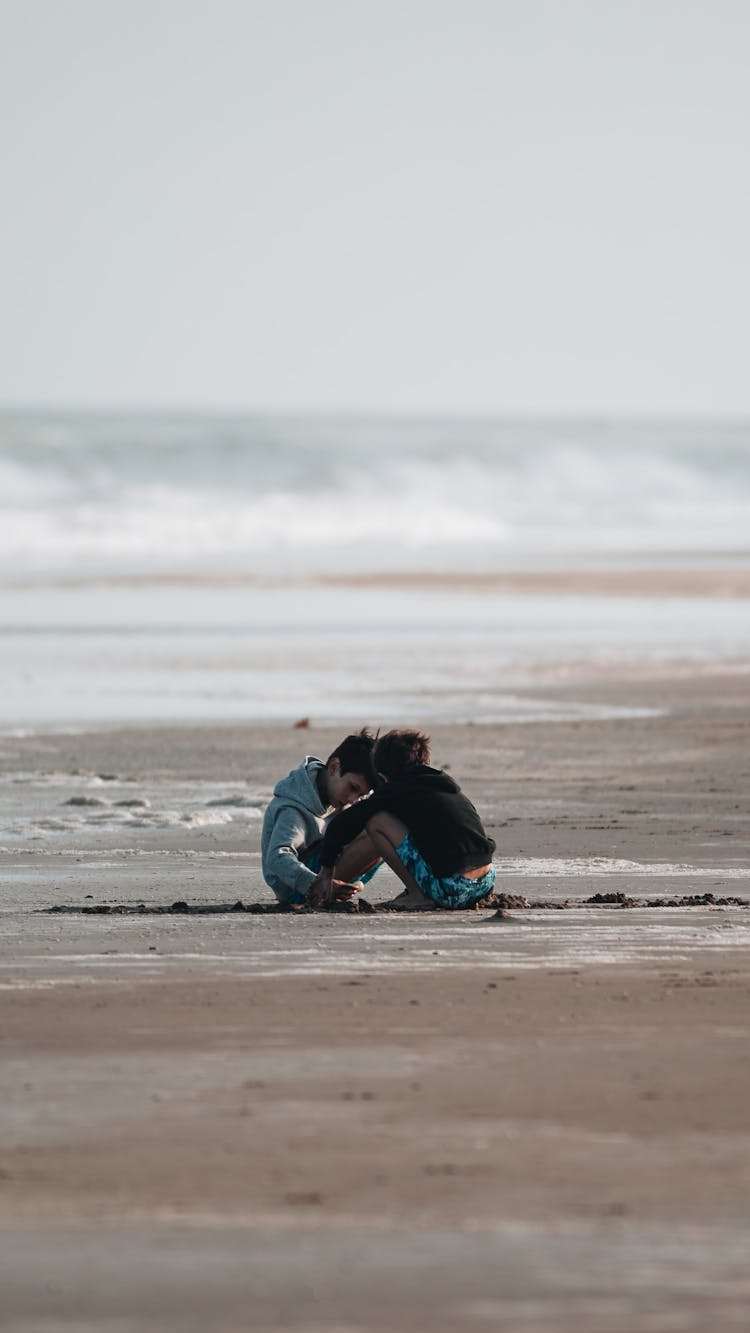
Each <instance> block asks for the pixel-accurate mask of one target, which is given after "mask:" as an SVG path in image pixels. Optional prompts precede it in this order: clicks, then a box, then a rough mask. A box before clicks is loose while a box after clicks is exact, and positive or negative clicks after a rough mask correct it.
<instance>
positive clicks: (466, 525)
mask: <svg viewBox="0 0 750 1333" xmlns="http://www.w3.org/2000/svg"><path fill="white" fill-rule="evenodd" d="M748 533H750V423H747V422H744V423H679V422H671V423H670V422H651V423H649V422H647V421H633V422H629V423H625V422H611V421H610V422H607V421H599V422H597V421H584V420H581V421H572V420H559V421H555V420H544V421H542V420H539V421H533V420H523V421H510V420H495V421H493V420H479V419H459V418H456V419H442V418H441V419H436V420H429V419H423V420H422V419H416V418H409V419H398V418H380V417H372V418H367V417H359V418H345V417H341V418H330V419H326V418H320V417H310V418H305V417H296V418H284V417H271V416H250V415H248V416H231V415H213V416H211V415H195V414H194V415H186V414H182V415H181V414H169V413H158V414H157V413H150V414H146V413H142V414H137V413H116V412H110V413H98V414H94V413H86V414H76V413H72V412H58V413H52V412H49V413H30V412H27V413H21V412H18V413H10V412H7V411H6V412H5V413H3V414H0V573H3V574H5V575H8V576H11V577H12V576H18V575H23V574H28V573H49V572H54V573H60V572H61V571H70V572H79V573H83V574H91V573H98V572H101V571H104V570H106V571H118V572H123V571H124V572H129V571H130V572H132V571H150V572H159V571H174V570H176V569H179V570H191V571H196V572H202V571H205V570H206V569H209V568H210V569H224V570H231V571H237V570H239V569H241V570H252V571H261V572H266V573H267V572H274V571H275V572H279V573H291V572H299V571H304V570H308V569H310V568H315V569H333V570H340V569H342V568H347V569H377V570H380V569H386V568H388V569H403V568H412V569H413V568H419V569H424V568H426V569H433V568H435V567H439V568H441V569H451V568H456V567H460V568H469V569H471V568H481V569H487V568H498V567H511V568H512V567H514V566H517V565H519V564H521V565H524V566H528V565H529V563H530V562H531V563H532V564H533V563H534V562H536V561H539V560H540V559H541V560H550V559H552V560H554V559H556V558H557V557H558V556H559V555H561V554H563V555H564V556H565V557H566V558H568V559H571V558H572V559H578V558H581V559H585V558H590V557H591V556H596V557H600V558H601V557H605V558H606V557H612V558H618V559H621V558H623V557H630V558H631V559H633V558H637V557H638V556H640V555H642V554H643V553H647V554H648V555H650V556H652V555H655V554H659V553H662V554H663V553H668V554H669V555H670V556H674V555H679V554H693V553H696V552H710V553H712V554H714V555H717V554H721V553H725V552H735V551H738V550H742V551H746V549H747V547H748Z"/></svg>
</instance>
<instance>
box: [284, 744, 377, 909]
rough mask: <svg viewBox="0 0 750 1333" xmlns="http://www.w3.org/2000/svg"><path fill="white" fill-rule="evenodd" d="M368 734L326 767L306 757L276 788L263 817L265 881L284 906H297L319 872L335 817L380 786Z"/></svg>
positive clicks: (339, 752)
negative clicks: (325, 840)
mask: <svg viewBox="0 0 750 1333" xmlns="http://www.w3.org/2000/svg"><path fill="white" fill-rule="evenodd" d="M374 744H375V738H374V736H372V735H371V734H370V732H369V731H367V730H366V728H363V730H362V731H360V732H359V733H358V734H357V735H356V736H347V737H346V738H345V739H344V740H343V741H342V742H341V744H340V745H338V746H337V747H336V749H335V750H334V751H333V753H332V754H330V755H329V756H328V758H327V760H326V761H325V763H323V761H322V760H321V759H316V758H314V756H313V755H307V757H306V758H305V760H304V763H302V764H299V766H298V767H297V768H293V769H292V771H291V773H289V774H288V775H287V777H285V778H282V779H281V781H280V782H277V783H276V786H275V787H274V789H273V800H272V801H271V802H270V804H269V805H268V807H267V809H266V813H265V815H264V817H263V832H262V835H261V857H262V863H263V878H264V879H265V881H266V883H267V884H268V885H269V886H270V888H272V889H273V891H274V893H275V894H276V897H277V898H278V900H279V902H280V903H283V904H284V905H285V906H298V905H300V904H302V903H304V902H305V901H306V895H307V890H308V889H309V888H310V885H311V884H313V882H314V881H315V879H316V876H317V873H318V871H319V870H320V847H321V844H322V841H323V834H324V833H325V831H326V825H327V823H328V820H329V819H330V817H331V816H332V815H333V814H335V813H336V812H337V811H339V810H343V809H345V807H346V806H348V805H353V804H354V802H355V801H358V800H360V798H361V797H363V796H367V794H368V792H370V791H372V789H373V787H374V786H375V772H374V769H373V766H372V748H373V745H374Z"/></svg>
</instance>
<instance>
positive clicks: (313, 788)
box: [273, 754, 328, 818]
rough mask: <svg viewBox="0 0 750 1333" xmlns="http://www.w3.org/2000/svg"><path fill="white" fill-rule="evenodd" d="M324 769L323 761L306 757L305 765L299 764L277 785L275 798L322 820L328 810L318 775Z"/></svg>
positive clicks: (274, 791) (313, 756) (312, 756)
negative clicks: (319, 785) (321, 797)
mask: <svg viewBox="0 0 750 1333" xmlns="http://www.w3.org/2000/svg"><path fill="white" fill-rule="evenodd" d="M324 768H325V764H324V763H323V761H322V759H316V758H315V755H312V754H308V755H305V762H304V763H303V764H298V766H297V767H296V768H293V769H292V771H291V773H288V774H287V776H286V777H285V778H280V780H279V781H278V782H277V783H276V786H275V787H274V789H273V794H274V796H277V797H279V798H280V799H281V800H282V801H283V803H284V805H292V806H294V807H295V808H296V809H298V810H304V811H305V812H306V813H307V814H311V815H316V816H317V817H318V818H321V817H322V816H323V815H324V814H325V813H326V811H327V809H328V806H326V805H324V804H323V802H322V801H321V799H320V793H319V791H318V786H317V777H318V774H319V773H320V772H321V771H322V769H324Z"/></svg>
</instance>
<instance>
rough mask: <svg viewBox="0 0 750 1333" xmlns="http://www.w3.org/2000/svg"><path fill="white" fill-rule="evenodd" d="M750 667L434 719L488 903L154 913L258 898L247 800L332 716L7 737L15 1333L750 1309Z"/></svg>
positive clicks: (621, 681)
mask: <svg viewBox="0 0 750 1333" xmlns="http://www.w3.org/2000/svg"><path fill="white" fill-rule="evenodd" d="M749 682H750V677H749V676H748V674H747V673H746V672H745V671H744V670H742V669H740V668H739V667H738V666H736V665H735V666H734V667H732V668H729V667H721V666H714V667H711V666H708V665H705V666H702V667H700V668H695V667H693V668H690V667H689V666H688V665H686V664H685V665H683V666H682V667H681V668H680V669H677V668H674V667H673V668H672V669H668V668H667V667H666V666H664V665H662V666H661V667H660V668H658V669H657V668H655V667H653V666H652V667H651V669H649V670H647V669H646V668H643V667H642V668H635V667H633V666H631V667H629V668H627V669H623V670H621V671H620V672H616V671H613V670H612V669H611V667H610V668H609V669H608V670H607V671H600V672H597V671H596V670H594V669H592V670H591V671H590V672H589V675H588V678H587V679H586V680H585V681H583V680H582V679H581V677H580V674H579V675H578V676H576V678H575V679H571V680H570V681H568V682H567V683H566V681H565V680H564V679H560V680H558V682H557V684H556V687H555V691H554V693H555V698H557V699H558V700H559V701H561V702H564V701H565V699H566V696H567V695H568V694H569V695H570V696H571V697H575V698H581V697H585V698H586V700H587V701H588V702H590V703H591V702H597V701H598V702H600V703H604V704H606V705H607V706H608V708H609V709H610V713H609V714H607V715H605V716H602V717H592V718H589V719H584V720H572V721H571V720H567V721H557V722H554V723H549V722H544V723H541V722H540V723H536V724H531V725H530V724H528V723H525V724H523V725H521V724H518V725H514V724H512V723H510V724H506V725H502V726H497V725H491V724H490V725H483V726H471V725H461V726H458V725H444V724H440V725H438V726H435V727H434V728H433V737H434V758H435V761H436V762H437V763H439V764H442V765H448V764H450V766H451V771H452V772H453V773H454V774H455V775H456V776H457V777H458V778H459V780H460V781H461V783H462V785H463V786H464V788H465V789H466V790H467V792H468V793H469V794H470V795H471V797H472V799H474V800H475V802H476V804H477V805H478V807H479V809H480V811H481V813H482V815H483V817H484V819H485V821H486V823H487V826H488V828H489V829H490V831H491V833H492V835H493V836H494V837H495V839H496V841H497V844H498V851H497V865H498V868H499V872H500V873H499V884H498V887H499V888H502V889H503V890H504V891H506V892H508V893H512V894H516V895H523V897H524V898H525V899H526V900H527V902H528V904H529V906H528V907H525V908H519V909H516V910H514V911H513V912H512V913H511V919H510V920H509V921H502V920H498V919H496V918H495V917H493V915H492V913H489V912H475V913H456V914H449V915H446V914H437V915H434V916H424V915H421V916H416V915H410V916H393V915H392V914H390V915H389V914H383V913H379V912H374V913H368V914H361V913H359V914H356V915H350V914H346V915H335V916H330V915H320V914H305V913H302V914H294V915H273V914H271V915H260V916H259V915H254V914H252V913H243V912H240V911H239V910H237V911H234V912H231V911H228V910H227V911H225V912H217V911H209V910H205V911H204V912H203V913H201V912H200V911H197V910H190V911H187V912H186V911H185V910H184V907H183V908H182V909H181V910H180V909H178V910H175V911H173V912H169V913H166V914H159V915H157V914H154V913H153V912H152V911H151V910H149V909H153V908H157V907H159V908H163V907H168V906H169V905H170V904H173V903H183V904H186V905H187V907H188V908H190V909H199V908H203V909H211V908H217V907H221V906H224V907H226V908H229V907H231V906H232V905H233V904H236V903H238V902H240V903H242V904H243V905H245V906H252V905H253V904H256V903H261V902H264V901H265V902H268V901H270V895H269V893H268V890H266V889H265V886H264V885H263V883H262V879H261V875H260V864H259V836H260V811H261V810H262V805H263V803H264V800H265V799H267V797H268V794H269V793H270V790H271V787H272V784H273V782H274V780H275V778H276V777H278V775H279V774H281V773H283V772H285V771H286V770H287V769H288V768H289V767H291V766H292V764H294V763H295V762H297V761H298V759H299V757H300V755H301V753H303V752H305V751H308V752H314V753H318V754H325V753H326V752H327V751H328V749H329V748H331V747H332V745H333V744H334V743H335V742H336V740H337V739H338V738H339V735H340V731H341V726H340V724H338V725H337V726H336V727H317V726H315V725H313V726H311V727H310V728H309V729H307V730H305V729H302V730H300V729H294V728H292V727H291V726H290V725H289V724H287V725H284V726H282V725H281V724H277V723H271V722H268V723H265V724H258V725H254V726H251V725H240V724H238V725H236V726H229V725H216V726H215V725H201V726H175V727H148V728H146V727H127V728H121V729H119V730H113V729H101V730H93V731H89V732H81V733H79V734H59V733H58V734H54V733H49V734H37V733H35V734H30V735H25V736H24V735H16V736H6V737H5V738H4V739H3V740H2V742H1V743H0V774H1V781H2V791H3V800H4V808H5V810H6V816H7V817H6V824H5V829H6V836H5V837H4V838H3V839H2V840H1V841H2V848H1V850H0V867H1V870H2V880H3V899H4V901H3V909H2V915H1V916H0V923H1V928H2V956H1V958H0V969H1V970H0V985H1V986H2V1008H3V1024H2V1060H3V1074H2V1081H3V1088H4V1094H3V1121H4V1123H3V1132H2V1154H1V1157H0V1185H1V1191H0V1199H1V1200H2V1230H3V1247H2V1252H3V1269H4V1271H3V1276H2V1292H3V1297H2V1300H3V1307H4V1325H5V1327H6V1328H7V1329H8V1330H10V1331H11V1333H21V1331H23V1333H30V1331H31V1330H34V1331H36V1330H44V1333H52V1330H64V1329H72V1328H75V1329H76V1330H81V1329H91V1330H94V1329H95V1330H101V1329H113V1330H115V1329H116V1330H117V1331H118V1333H120V1331H121V1330H131V1329H133V1330H134V1329H138V1330H149V1331H150V1330H153V1333H156V1331H157V1330H164V1329H171V1328H175V1329H177V1328H180V1329H195V1330H199V1329H200V1330H203V1329H205V1328H208V1327H211V1328H213V1329H221V1330H234V1329H239V1328H245V1327H248V1326H251V1327H253V1328H257V1329H263V1330H266V1329H268V1330H277V1329H282V1328H285V1329H286V1328H294V1329H300V1330H302V1329H304V1330H307V1331H309V1333H312V1331H313V1330H315V1331H316V1333H317V1331H318V1330H330V1333H333V1331H334V1330H335V1333H341V1331H342V1330H344V1329H346V1330H352V1331H356V1333H359V1331H360V1330H361V1331H362V1333H368V1331H369V1330H376V1329H381V1328H382V1329H385V1328H403V1329H415V1330H416V1329H419V1330H421V1329H425V1330H426V1329H445V1330H446V1331H447V1330H455V1329H457V1328H461V1329H463V1328H471V1329H473V1328H477V1329H482V1328H504V1329H505V1328H507V1329H509V1330H510V1329H513V1330H516V1329H518V1330H521V1329H523V1330H535V1331H536V1330H539V1331H540V1333H546V1331H547V1330H553V1329H554V1330H571V1331H572V1330H573V1329H576V1330H581V1329H583V1330H586V1331H587V1333H588V1331H589V1330H590V1333H610V1330H611V1331H614V1330H617V1331H618V1333H619V1331H620V1330H622V1333H625V1330H632V1329H634V1328H638V1329H639V1330H649V1331H650V1330H654V1333H656V1331H657V1330H662V1329H664V1328H679V1329H686V1330H687V1329H689V1330H693V1329H694V1330H696V1333H697V1331H698V1330H701V1333H703V1330H705V1329H707V1328H711V1329H735V1328H737V1329H738V1328H740V1327H744V1326H745V1324H746V1318H747V1310H748V1304H749V1302H750V1286H749V1284H748V1278H747V1272H748V1268H747V1258H748V1202H747V1200H748V1184H749V1183H750V1182H749V1181H748V1167H747V1163H748V1131H747V1105H748V1098H749V1096H750V1078H749V1076H748V1064H747V1059H746V1050H747V1012H748V996H749V993H750V974H749V971H748V945H749V944H750V915H748V908H747V907H745V906H742V905H722V904H721V903H717V901H716V900H717V899H722V898H723V899H727V898H738V899H740V900H743V901H747V900H748V899H750V831H749V827H748V803H747V793H748V776H749V769H750V764H749V763H748V754H749V753H750V747H749V745H748V741H749V739H750V736H749V732H750V683H749ZM529 694H530V695H533V694H534V691H533V689H532V688H529ZM617 706H624V707H626V708H627V710H628V713H627V715H626V716H622V717H618V716H617V715H616V713H615V715H612V712H611V710H612V709H613V708H614V709H616V707H617ZM122 802H128V804H122ZM167 816H168V817H167ZM33 819H36V821H37V824H38V828H37V829H36V830H35V831H34V830H31V829H30V827H29V821H30V820H31V821H32V822H33ZM24 820H26V825H25V826H24V831H23V835H21V833H19V829H20V828H21V825H22V824H23V822H24ZM55 820H56V821H57V824H55V822H54V821H55ZM14 821H15V822H14ZM50 821H52V822H51V823H50ZM14 830H15V832H14ZM393 887H394V883H393V881H390V880H389V879H388V877H387V875H383V876H379V877H378V878H376V880H375V881H374V882H373V885H372V888H371V891H370V892H369V893H368V897H369V899H370V900H371V902H372V903H373V904H375V905H377V903H378V902H379V901H382V900H383V899H385V898H387V897H388V896H389V895H390V893H391V892H392V890H393ZM596 894H600V895H602V894H604V895H620V897H619V899H618V898H617V897H615V898H614V900H613V899H611V898H610V900H609V901H608V902H605V903H601V902H599V903H592V902H587V901H586V900H587V899H591V898H592V897H594V895H596ZM691 899H692V900H698V901H693V902H692V903H691V905H689V906H671V907H665V906H662V907H655V906H649V905H648V903H649V902H652V901H654V900H660V901H662V902H664V901H667V900H670V901H678V900H679V901H682V902H685V900H691ZM629 901H630V902H635V903H636V905H635V906H626V905H623V903H628V902H629ZM542 902H546V903H547V904H548V906H547V907H545V908H542V907H540V906H538V904H540V903H542ZM62 907H71V908H74V909H76V908H79V909H80V908H85V907H88V908H89V909H91V908H93V907H99V908H116V907H120V908H122V909H126V910H125V911H124V912H123V913H122V914H118V913H117V912H113V911H99V912H97V913H93V912H91V911H89V912H88V913H82V912H80V911H72V912H65V911H56V912H50V911H49V909H50V908H62ZM134 909H140V910H134Z"/></svg>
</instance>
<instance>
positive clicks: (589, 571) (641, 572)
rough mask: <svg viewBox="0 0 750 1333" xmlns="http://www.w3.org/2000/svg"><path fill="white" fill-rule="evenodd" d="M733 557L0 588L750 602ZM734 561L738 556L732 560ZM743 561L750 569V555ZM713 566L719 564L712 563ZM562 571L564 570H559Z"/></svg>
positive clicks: (743, 568) (120, 578)
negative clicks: (346, 591) (336, 590)
mask: <svg viewBox="0 0 750 1333" xmlns="http://www.w3.org/2000/svg"><path fill="white" fill-rule="evenodd" d="M732 558H733V557H732V556H731V555H730V556H728V557H727V556H723V555H722V554H721V553H717V554H714V555H710V556H708V555H707V556H703V557H701V556H700V555H690V554H688V553H686V555H685V556H684V557H683V560H688V561H691V562H692V561H695V562H697V563H696V564H695V565H694V566H693V565H692V564H691V565H689V566H688V567H685V565H684V563H683V560H680V561H677V562H676V563H672V562H671V561H672V560H673V558H670V557H665V558H663V559H662V560H659V561H655V562H654V563H653V564H643V563H641V559H640V558H638V557H633V558H631V559H629V558H627V557H623V560H624V561H625V562H626V567H625V568H618V567H617V565H616V564H615V565H614V566H613V565H610V563H609V562H606V561H605V562H601V561H600V560H598V559H597V558H596V557H592V558H590V559H588V560H587V561H586V564H585V566H584V567H580V566H578V565H577V564H576V563H573V564H572V565H571V566H570V567H568V566H566V564H565V561H564V558H563V559H562V560H556V561H555V567H554V568H549V567H545V566H544V565H542V566H541V567H538V568H537V567H532V568H528V569H524V568H508V569H505V568H499V569H484V570H482V569H461V568H458V569H444V570H435V569H430V570H419V569H415V570H411V569H399V570H391V569H382V570H361V571H354V572H352V573H347V574H338V573H331V572H329V571H326V570H320V571H318V572H313V573H302V572H296V573H295V572H290V573H285V574H274V573H263V572H259V573H251V572H236V571H235V572H232V571H227V572H187V571H184V572H183V571H172V572H170V571H164V572H163V573H141V572H138V571H132V572H129V573H118V572H112V573H105V572H98V573H95V574H94V573H74V572H71V573H68V574H64V575H59V574H52V573H49V574H44V573H40V574H37V575H34V574H29V575H25V576H23V577H16V578H11V577H9V576H8V575H4V576H3V575H0V589H4V590H6V591H8V592H23V591H31V590H34V589H39V590H41V589H59V590H64V589H68V590H74V589H79V590H82V589H86V588H91V589H94V588H111V589H117V588H120V589H128V588H150V589H156V588H163V589H170V588H171V589H180V588H182V589H190V588H200V589H221V588H225V589H243V588H247V589H274V588H277V589H294V588H299V589H305V588H309V589H315V588H342V589H362V590H367V589H376V590H386V591H387V590H389V589H390V590H394V591H436V592H445V593H451V592H456V593H460V592H472V593H483V592H484V593H510V594H518V595H534V594H539V595H552V596H560V597H564V596H576V597H581V596H582V597H649V598H651V597H653V598H660V597H666V598H675V597H679V598H683V597H696V598H717V597H719V598H731V599H745V598H750V565H748V563H742V564H736V565H732V564H725V563H723V562H724V561H726V560H731V559H732ZM734 558H735V559H736V557H734ZM742 559H743V561H745V562H750V552H743V553H742ZM717 562H721V563H718V564H717ZM561 564H562V568H560V565H561Z"/></svg>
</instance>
